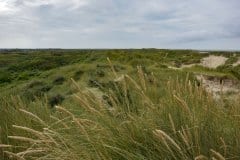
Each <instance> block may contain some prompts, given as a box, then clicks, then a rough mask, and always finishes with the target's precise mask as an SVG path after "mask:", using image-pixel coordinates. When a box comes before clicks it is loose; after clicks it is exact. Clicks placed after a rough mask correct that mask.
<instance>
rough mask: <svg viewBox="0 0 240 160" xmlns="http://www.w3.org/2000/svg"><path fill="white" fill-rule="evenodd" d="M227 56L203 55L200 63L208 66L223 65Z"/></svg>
mask: <svg viewBox="0 0 240 160" xmlns="http://www.w3.org/2000/svg"><path fill="white" fill-rule="evenodd" d="M227 60H228V58H226V57H223V56H214V55H211V56H209V57H205V58H203V59H202V62H201V65H202V66H204V67H208V68H217V67H218V66H221V65H224V64H225V62H226V61H227Z"/></svg>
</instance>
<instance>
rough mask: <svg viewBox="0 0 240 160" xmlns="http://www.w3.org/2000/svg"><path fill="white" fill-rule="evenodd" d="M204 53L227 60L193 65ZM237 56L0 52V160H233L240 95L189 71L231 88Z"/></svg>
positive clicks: (239, 152)
mask: <svg viewBox="0 0 240 160" xmlns="http://www.w3.org/2000/svg"><path fill="white" fill-rule="evenodd" d="M209 55H215V56H224V57H226V58H227V60H226V62H225V64H223V65H221V66H218V67H216V68H207V67H204V66H201V60H202V59H203V58H204V57H208V56H209ZM238 56H240V55H239V53H233V52H231V53H225V52H211V53H205V54H200V53H198V51H192V50H157V49H141V50H10V51H1V53H0V89H1V93H0V159H4V160H5V159H6V160H8V159H18V160H28V159H29V160H35V159H38V160H50V159H54V160H55V159H56V160H58V159H59V160H70V159H71V160H78V159H94V160H95V159H129V160H130V159H136V160H139V159H142V160H143V159H153V160H154V159H183V160H185V159H195V160H205V159H217V160H223V159H240V127H239V126H240V106H239V104H240V103H239V102H240V96H239V94H238V93H232V92H231V93H230V91H229V92H227V93H223V92H221V93H216V94H218V98H216V96H215V95H214V94H213V93H211V92H209V91H207V90H206V88H205V86H204V85H202V82H201V81H199V80H198V79H197V78H196V75H200V74H201V75H211V76H214V77H218V78H219V79H220V81H221V83H222V81H225V80H227V82H234V87H235V85H236V87H238V85H239V77H240V68H239V67H240V65H233V64H235V63H236V62H237V59H238ZM191 64H194V66H190V67H186V68H185V67H182V66H183V65H191ZM215 79H216V78H215ZM215 79H214V80H215ZM235 83H236V84H235ZM222 85H224V84H222ZM232 97H234V98H232Z"/></svg>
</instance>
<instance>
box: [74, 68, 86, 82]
mask: <svg viewBox="0 0 240 160" xmlns="http://www.w3.org/2000/svg"><path fill="white" fill-rule="evenodd" d="M83 73H84V71H82V70H78V71H76V72H75V73H74V75H73V79H74V80H79V79H80V78H81V77H82V75H83Z"/></svg>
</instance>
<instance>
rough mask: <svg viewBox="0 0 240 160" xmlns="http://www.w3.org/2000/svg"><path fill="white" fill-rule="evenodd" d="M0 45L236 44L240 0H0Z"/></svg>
mask: <svg viewBox="0 0 240 160" xmlns="http://www.w3.org/2000/svg"><path fill="white" fill-rule="evenodd" d="M0 48H188V49H240V0H0Z"/></svg>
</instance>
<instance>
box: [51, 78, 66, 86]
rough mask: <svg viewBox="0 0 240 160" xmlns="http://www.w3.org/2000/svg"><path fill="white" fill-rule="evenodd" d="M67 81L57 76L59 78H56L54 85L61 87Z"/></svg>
mask: <svg viewBox="0 0 240 160" xmlns="http://www.w3.org/2000/svg"><path fill="white" fill-rule="evenodd" d="M65 80H66V79H65V77H63V76H57V77H55V78H54V80H53V84H54V85H61V84H63V83H64V81H65Z"/></svg>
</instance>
